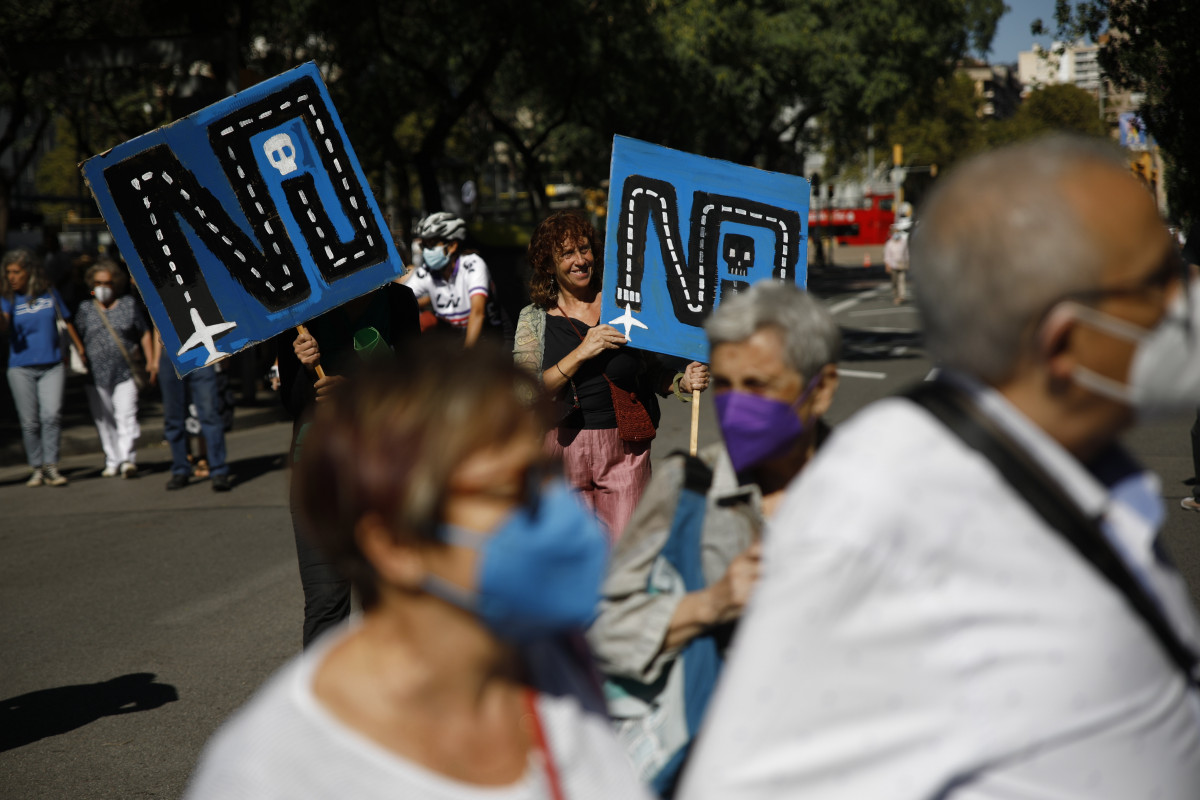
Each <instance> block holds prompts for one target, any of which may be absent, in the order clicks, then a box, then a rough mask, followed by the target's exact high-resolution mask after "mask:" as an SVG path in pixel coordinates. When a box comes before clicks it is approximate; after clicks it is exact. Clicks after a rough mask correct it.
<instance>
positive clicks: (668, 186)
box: [600, 136, 809, 361]
mask: <svg viewBox="0 0 1200 800" xmlns="http://www.w3.org/2000/svg"><path fill="white" fill-rule="evenodd" d="M808 196H809V184H808V181H806V180H805V179H804V178H800V177H796V176H794V175H783V174H780V173H777V172H765V171H763V170H759V169H754V168H753V167H743V166H739V165H737V164H732V163H730V162H727V161H718V160H716V159H712V158H704V157H702V156H696V155H691V154H689V153H682V152H679V151H678V150H671V149H669V148H666V147H659V146H657V145H652V144H648V143H646V142H641V141H638V140H637V139H629V138H626V137H624V136H617V137H614V139H613V156H612V170H611V173H610V183H609V199H608V227H607V232H606V240H607V241H606V243H605V248H604V292H603V299H602V300H601V304H600V319H601V321H603V322H607V323H608V324H610V325H612V326H614V327H616V328H619V329H620V330H621V331H622V332H624V333H625V335H626V336H627V337H629V343H630V344H631V345H632V346H634V347H637V348H640V349H642V350H651V351H654V352H657V353H665V354H668V355H674V356H680V357H682V358H687V359H691V360H695V361H705V360H707V358H708V343H707V340H706V339H705V337H704V329H703V327H702V326H703V324H704V320H705V319H707V317H708V315H709V314H710V313H712V310H713V309H714V308H715V307H716V306H717V305H718V304H719V303H720V302H721V300H722V299H724V298H727V297H729V296H731V295H733V294H736V293H737V292H739V291H742V290H744V289H746V288H748V287H749V286H750V285H751V284H752V283H756V282H758V281H760V280H764V279H769V278H774V279H777V280H785V281H791V282H794V283H796V284H797V285H799V286H805V285H806V281H807V274H808V272H807V270H808V248H807V236H808Z"/></svg>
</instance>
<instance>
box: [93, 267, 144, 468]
mask: <svg viewBox="0 0 1200 800" xmlns="http://www.w3.org/2000/svg"><path fill="white" fill-rule="evenodd" d="M84 282H85V283H87V286H88V288H89V289H91V290H92V296H91V298H89V299H87V300H84V301H83V302H82V303H80V304H79V310H78V311H77V312H76V314H75V324H76V326H77V327H78V328H79V334H80V335H81V336H82V337H83V347H84V350H85V352H86V353H87V358H88V363H89V364H90V365H91V375H90V380H89V383H88V385H87V395H88V405H89V406H90V407H91V410H92V419H93V420H95V422H96V431H97V432H98V433H99V434H100V445H101V446H102V447H103V448H104V471H103V472H101V473H100V474H101V475H102V476H103V477H105V478H112V477H114V476H116V475H120V476H121V477H122V478H132V477H134V476H136V475H137V439H138V435H139V434H140V433H141V430H140V429H139V428H138V421H137V414H138V390H139V388H141V387H139V386H138V385H137V380H139V379H140V380H144V381H145V382H146V383H148V384H153V383H156V382H157V380H158V359H157V358H156V357H155V353H154V344H155V343H154V336H153V334H152V333H151V330H150V325H149V323H147V322H146V317H145V315H144V314H142V310H141V307H140V306H139V305H138V303H137V300H135V299H134V298H133V297H132V296H130V295H128V294H127V293H126V292H127V290H128V288H129V276H128V275H126V273H125V270H123V269H122V268H121V267H120V265H118V264H117V263H116V262H115V261H112V260H110V259H101V260H99V261H97V262H96V263H95V264H93V265H92V266H91V267H89V268H88V271H87V272H86V273H85V274H84ZM139 347H140V348H141V350H140V351H139V349H138V348H139ZM135 371H136V372H137V376H136V378H135Z"/></svg>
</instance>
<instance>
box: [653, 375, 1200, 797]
mask: <svg viewBox="0 0 1200 800" xmlns="http://www.w3.org/2000/svg"><path fill="white" fill-rule="evenodd" d="M977 396H978V403H979V406H980V408H981V409H982V410H983V411H984V413H987V414H988V415H989V416H990V417H992V418H993V419H994V420H995V421H996V422H997V424H1000V425H1002V426H1003V427H1004V428H1005V429H1006V430H1008V431H1009V432H1010V435H1011V436H1012V437H1013V438H1014V439H1015V440H1016V441H1018V442H1019V443H1020V444H1021V446H1022V447H1023V448H1024V449H1025V450H1026V451H1027V452H1028V453H1029V454H1030V455H1031V456H1032V457H1033V458H1035V459H1036V460H1037V461H1038V462H1039V463H1040V464H1041V465H1042V466H1043V467H1044V468H1045V469H1047V471H1048V472H1049V474H1051V475H1052V476H1053V477H1054V479H1055V480H1057V481H1059V482H1060V484H1061V485H1062V487H1063V488H1064V490H1065V491H1067V492H1068V493H1069V494H1070V495H1071V496H1072V497H1073V498H1075V499H1076V501H1077V502H1078V503H1079V505H1080V508H1082V509H1084V510H1085V513H1088V514H1089V515H1095V516H1097V517H1099V518H1100V519H1102V520H1103V522H1102V525H1103V526H1104V527H1105V529H1106V531H1108V532H1109V535H1110V537H1111V538H1113V540H1114V542H1115V543H1116V545H1117V547H1118V548H1119V549H1120V550H1121V552H1122V555H1123V556H1124V557H1125V558H1126V559H1127V560H1128V561H1129V563H1130V565H1131V567H1132V568H1133V569H1134V570H1135V572H1136V573H1137V574H1138V575H1139V576H1140V577H1141V579H1142V580H1144V581H1145V582H1146V584H1147V585H1148V586H1149V587H1150V588H1151V589H1152V591H1153V593H1154V596H1155V599H1156V600H1157V601H1158V602H1159V603H1160V604H1161V605H1162V607H1163V609H1164V611H1165V612H1166V613H1167V615H1168V616H1169V617H1170V619H1171V621H1172V622H1173V624H1174V627H1175V628H1176V630H1177V632H1178V633H1179V635H1180V636H1181V637H1182V638H1183V639H1184V640H1185V641H1187V642H1189V643H1193V644H1194V643H1195V642H1196V641H1197V632H1198V628H1197V621H1196V617H1195V615H1194V614H1193V612H1192V610H1191V608H1190V602H1189V598H1188V594H1187V589H1186V586H1185V585H1184V584H1183V582H1182V580H1181V579H1180V578H1179V575H1178V573H1176V572H1174V571H1173V570H1171V569H1169V568H1167V567H1166V566H1165V565H1164V564H1163V563H1162V562H1161V561H1160V560H1159V559H1158V558H1157V556H1156V548H1155V546H1154V541H1155V537H1156V535H1157V533H1158V527H1159V524H1160V523H1161V501H1160V499H1159V498H1160V494H1159V487H1158V484H1157V482H1156V481H1154V480H1153V478H1152V476H1150V475H1148V473H1145V472H1138V471H1133V472H1128V473H1126V472H1120V473H1116V474H1117V475H1124V476H1126V477H1123V478H1121V480H1120V481H1119V482H1115V483H1113V484H1111V485H1108V484H1102V483H1101V482H1100V481H1099V480H1097V478H1096V477H1094V476H1093V475H1092V473H1091V472H1089V471H1087V470H1086V469H1084V467H1083V466H1082V465H1081V464H1079V462H1078V461H1076V460H1075V459H1074V458H1073V457H1072V456H1071V455H1070V454H1069V453H1067V451H1065V450H1063V449H1062V447H1061V446H1060V445H1058V443H1057V442H1055V441H1053V440H1052V439H1051V438H1050V437H1049V436H1048V435H1047V434H1046V433H1045V432H1044V431H1042V430H1041V429H1040V428H1037V427H1035V426H1034V425H1033V424H1032V423H1031V422H1029V421H1028V420H1027V419H1026V418H1025V417H1023V416H1021V415H1020V413H1019V412H1018V411H1017V410H1016V409H1015V408H1014V407H1012V406H1011V405H1009V404H1008V403H1007V401H1006V400H1005V399H1004V398H1003V397H1002V396H1001V395H999V394H998V393H996V392H994V391H992V390H987V389H977ZM1119 455H1120V454H1119V453H1116V452H1114V453H1112V456H1114V457H1116V456H1119ZM1113 463H1115V462H1113ZM1125 463H1126V464H1127V465H1129V466H1133V465H1132V464H1131V463H1130V462H1128V461H1126V462H1125ZM1106 474H1107V473H1106ZM864 486H870V487H871V502H868V503H864V502H863V493H862V491H863V490H862V487H864ZM763 541H764V548H765V549H764V553H763V576H762V581H761V583H760V584H759V586H758V588H757V589H756V591H755V594H754V596H753V598H752V599H751V602H750V606H749V608H748V609H747V612H746V615H745V617H744V618H743V620H742V622H741V625H740V627H739V628H738V632H737V635H736V637H735V639H734V642H733V647H732V650H731V657H730V659H729V661H728V663H727V664H726V667H725V671H724V672H723V673H722V676H721V684H720V686H719V687H718V689H717V694H716V697H715V698H714V700H713V704H712V706H711V707H710V708H709V713H708V716H707V718H706V720H705V727H704V728H703V730H702V731H701V733H700V738H699V743H698V747H697V749H696V750H694V751H693V753H692V757H691V760H690V762H689V767H690V769H689V772H688V774H687V775H686V776H685V778H684V781H683V786H682V787H681V791H680V792H679V794H678V795H677V797H679V798H681V800H725V798H731V797H736V798H739V800H775V798H785V797H788V798H790V797H803V798H821V800H859V799H860V798H889V800H932V798H947V800H951V799H952V800H1000V798H1004V800H1032V799H1033V798H1041V799H1043V800H1044V799H1045V798H1061V800H1067V799H1068V798H1075V799H1077V800H1101V799H1102V798H1103V799H1104V800H1128V798H1135V797H1136V798H1148V797H1155V798H1160V800H1195V799H1196V798H1198V797H1200V716H1198V714H1197V692H1196V691H1195V690H1189V687H1188V684H1187V682H1186V681H1185V680H1184V678H1183V676H1182V675H1181V673H1180V671H1179V670H1178V669H1177V668H1176V667H1175V665H1174V664H1173V663H1172V662H1171V661H1170V659H1168V658H1167V657H1166V656H1165V654H1164V653H1163V650H1162V648H1161V647H1160V645H1159V643H1158V641H1157V639H1156V638H1155V637H1154V635H1153V634H1151V633H1150V631H1149V629H1148V627H1147V626H1146V624H1145V623H1144V622H1143V621H1142V619H1141V617H1139V616H1138V615H1137V614H1136V613H1134V612H1133V611H1132V610H1131V609H1130V607H1129V604H1128V603H1127V602H1126V600H1125V598H1124V596H1123V595H1121V594H1120V593H1119V592H1118V591H1117V590H1115V589H1114V588H1113V587H1112V586H1111V585H1110V584H1109V583H1108V582H1107V581H1106V580H1105V579H1104V578H1103V577H1101V576H1100V575H1099V574H1098V573H1097V572H1096V570H1095V569H1094V568H1093V567H1092V566H1091V565H1090V564H1088V563H1087V562H1085V561H1084V560H1083V559H1082V557H1080V556H1079V555H1078V554H1077V553H1076V552H1075V551H1074V550H1073V549H1072V547H1071V546H1070V545H1068V544H1067V543H1066V542H1065V541H1064V540H1063V538H1062V536H1060V535H1059V534H1057V533H1055V532H1054V531H1053V530H1051V529H1049V527H1048V526H1047V524H1046V523H1045V522H1044V521H1043V520H1042V519H1041V518H1040V517H1039V516H1038V515H1037V513H1036V512H1034V511H1033V510H1032V509H1031V508H1030V507H1029V506H1028V505H1027V504H1026V503H1024V502H1023V501H1022V499H1021V498H1020V497H1019V496H1018V495H1016V494H1015V492H1014V490H1013V489H1012V488H1011V487H1010V486H1009V485H1008V484H1007V483H1006V482H1005V481H1004V479H1003V478H1002V477H1001V476H1000V475H999V474H998V472H997V471H996V470H995V468H994V467H993V466H992V465H991V463H990V462H989V461H987V460H986V459H985V458H984V457H983V456H981V455H980V454H978V453H977V452H975V451H973V450H971V449H969V448H968V447H967V446H966V445H965V444H964V443H963V442H962V441H961V440H959V439H958V437H957V436H955V435H954V434H953V433H951V432H950V431H949V430H948V429H947V428H946V427H945V426H944V425H942V424H941V423H940V422H938V421H937V420H935V419H934V418H933V417H931V416H930V415H929V414H928V413H926V412H925V411H924V410H922V409H920V408H918V407H917V406H916V405H915V404H913V403H911V402H908V401H906V400H901V399H889V400H884V401H881V402H879V403H876V404H874V405H873V406H871V407H869V408H866V409H864V410H862V411H860V412H859V413H858V414H857V415H856V416H855V417H854V419H852V420H850V421H849V422H848V423H846V424H845V425H843V426H841V427H840V428H839V429H838V430H837V431H836V432H835V433H834V434H833V436H832V438H831V439H830V440H829V441H828V442H827V443H826V445H825V446H824V448H822V450H821V452H819V453H818V454H817V456H816V458H815V459H814V460H813V462H812V463H811V464H809V465H808V466H807V467H806V468H805V470H804V472H803V474H802V475H801V476H800V478H799V479H798V480H797V481H795V482H794V483H793V484H792V485H791V486H790V487H789V488H788V492H787V497H786V499H785V500H784V502H783V504H781V506H780V507H779V509H778V511H777V513H776V515H775V517H774V518H773V519H772V521H771V523H770V524H769V525H768V529H767V532H766V534H765V535H764V536H763Z"/></svg>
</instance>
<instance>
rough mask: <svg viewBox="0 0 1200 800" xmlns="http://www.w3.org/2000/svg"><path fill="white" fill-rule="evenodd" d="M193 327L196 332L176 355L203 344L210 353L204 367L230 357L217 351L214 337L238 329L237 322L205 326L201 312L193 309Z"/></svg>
mask: <svg viewBox="0 0 1200 800" xmlns="http://www.w3.org/2000/svg"><path fill="white" fill-rule="evenodd" d="M192 325H193V326H194V327H195V329H196V332H195V333H193V334H192V335H191V336H189V337H188V340H187V341H186V342H184V343H183V346H182V347H180V348H179V352H178V353H176V354H175V355H177V356H181V355H183V354H184V353H185V352H187V351H188V350H191V349H192V348H193V347H196V346H197V345H199V344H203V345H204V349H205V350H207V351H208V360H206V361H205V362H204V366H208V365H209V364H211V363H213V362H214V361H217V360H219V359H222V358H224V357H225V356H227V355H229V354H228V353H222V352H221V351H220V350H218V349H217V347H216V345H214V344H213V337H214V336H216V335H217V334H218V333H224V332H225V331H227V330H229V329H230V328H236V327H237V323H236V322H218V323H217V324H216V325H205V324H204V320H202V319H200V312H199V311H197V310H196V309H194V308H193V309H192Z"/></svg>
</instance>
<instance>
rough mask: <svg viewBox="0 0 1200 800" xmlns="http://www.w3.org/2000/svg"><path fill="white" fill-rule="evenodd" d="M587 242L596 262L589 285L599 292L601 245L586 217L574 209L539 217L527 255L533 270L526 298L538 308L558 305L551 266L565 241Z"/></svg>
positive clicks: (555, 284)
mask: <svg viewBox="0 0 1200 800" xmlns="http://www.w3.org/2000/svg"><path fill="white" fill-rule="evenodd" d="M579 241H587V242H588V243H589V244H591V246H592V253H593V254H594V256H595V259H596V261H595V265H594V266H593V268H592V288H594V289H595V290H596V291H600V279H601V275H602V273H603V272H604V270H603V268H602V266H601V263H600V262H601V258H600V256H601V255H602V250H603V246H602V243H601V242H600V236H599V234H598V233H596V229H595V228H594V227H593V226H592V223H591V222H589V221H588V219H587V217H585V216H583V215H582V214H580V213H579V212H577V211H556V212H555V213H553V214H551V215H550V216H548V217H546V218H545V219H544V220H542V224H540V225H538V226H537V230H535V231H534V232H533V237H532V238H531V239H530V240H529V251H528V254H527V256H526V257H527V258H528V259H529V266H530V267H531V268H532V269H533V276H532V277H531V278H530V279H529V299H530V300H532V301H533V304H534V305H536V306H538V307H539V308H546V309H550V308H555V307H556V306H557V305H558V281H557V280H556V279H555V277H554V265H555V264H556V263H557V262H558V257H559V256H560V255H561V254H562V251H563V245H564V244H575V243H576V242H579Z"/></svg>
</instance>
